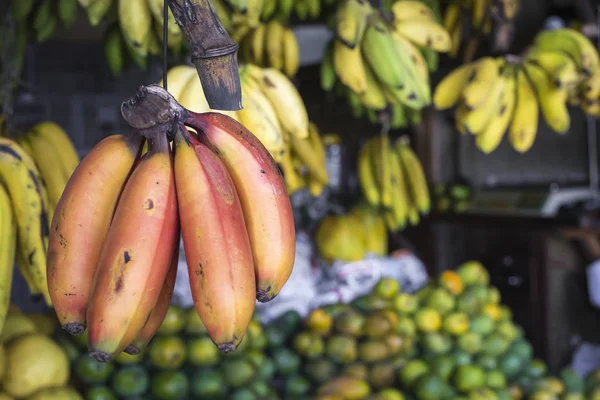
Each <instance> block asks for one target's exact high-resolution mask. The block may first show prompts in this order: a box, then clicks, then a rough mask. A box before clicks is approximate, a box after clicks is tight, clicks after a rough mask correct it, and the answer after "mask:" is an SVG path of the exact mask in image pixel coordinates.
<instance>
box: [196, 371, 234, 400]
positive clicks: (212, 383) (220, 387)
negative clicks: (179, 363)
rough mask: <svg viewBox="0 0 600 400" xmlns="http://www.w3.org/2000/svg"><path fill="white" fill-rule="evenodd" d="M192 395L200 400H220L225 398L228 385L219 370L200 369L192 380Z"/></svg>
mask: <svg viewBox="0 0 600 400" xmlns="http://www.w3.org/2000/svg"><path fill="white" fill-rule="evenodd" d="M191 382H192V393H193V394H194V396H195V397H197V398H200V399H218V398H221V397H223V396H225V393H226V390H227V384H226V383H225V379H224V378H223V374H222V373H221V371H219V370H218V369H208V368H207V369H199V370H198V371H197V372H196V373H195V374H194V375H193V376H192V379H191Z"/></svg>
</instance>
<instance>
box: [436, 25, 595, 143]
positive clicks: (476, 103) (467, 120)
mask: <svg viewBox="0 0 600 400" xmlns="http://www.w3.org/2000/svg"><path fill="white" fill-rule="evenodd" d="M599 63H600V61H599V57H598V52H597V51H596V48H595V47H594V45H593V44H592V42H590V40H588V39H587V38H586V37H585V36H583V35H582V34H581V33H579V32H577V31H575V30H573V29H570V28H565V29H557V30H546V31H542V32H540V33H539V34H538V35H537V36H536V38H535V40H534V43H533V45H532V46H531V48H530V49H528V51H527V53H526V54H525V55H524V56H523V57H522V58H516V57H511V56H507V57H498V58H493V57H484V58H481V59H479V60H476V61H475V62H473V63H469V64H466V65H463V66H461V67H459V68H457V69H456V70H454V71H453V72H451V73H450V74H449V75H448V76H446V77H445V78H444V79H443V80H442V81H441V82H440V84H439V85H438V86H437V88H436V90H435V94H434V99H433V101H434V104H435V106H436V108H438V109H440V110H443V109H447V108H450V107H453V106H455V105H457V108H456V111H455V114H454V117H455V121H456V129H457V130H458V131H459V132H461V133H467V132H468V133H471V134H473V135H475V136H476V138H475V142H476V144H477V146H478V147H479V149H480V150H481V151H483V152H484V153H491V152H492V151H494V150H495V149H496V148H497V147H498V145H499V144H500V142H501V141H502V138H503V136H504V133H505V132H506V131H507V130H508V132H509V141H510V143H511V145H512V146H513V148H514V149H515V150H516V151H518V152H521V153H522V152H526V151H527V150H529V149H530V148H531V146H532V145H533V143H534V141H535V136H536V134H537V130H538V114H539V112H540V111H541V113H542V115H543V116H544V119H545V121H546V123H547V124H548V126H550V128H552V130H554V131H556V132H558V133H560V134H564V133H566V132H567V131H568V130H569V126H570V116H569V110H568V103H569V102H570V103H571V104H573V105H575V104H578V103H580V104H581V107H582V108H583V109H584V111H586V112H588V113H590V114H593V113H594V111H595V110H598V106H596V104H598V102H597V99H598V96H599V95H600V94H599V93H600V81H599V77H598V65H599ZM582 97H583V101H582ZM569 99H570V101H569ZM598 111H600V110H598ZM596 112H597V111H596Z"/></svg>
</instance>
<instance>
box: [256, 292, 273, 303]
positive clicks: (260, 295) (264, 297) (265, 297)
mask: <svg viewBox="0 0 600 400" xmlns="http://www.w3.org/2000/svg"><path fill="white" fill-rule="evenodd" d="M256 300H258V301H259V302H261V303H268V302H269V301H271V300H273V298H272V297H271V296H270V295H269V293H267V292H266V291H264V290H262V289H258V290H257V291H256Z"/></svg>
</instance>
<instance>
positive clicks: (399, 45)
mask: <svg viewBox="0 0 600 400" xmlns="http://www.w3.org/2000/svg"><path fill="white" fill-rule="evenodd" d="M391 15H392V16H393V19H392V21H391V22H389V21H388V20H387V19H386V18H385V17H384V16H383V15H382V14H381V13H380V11H378V10H376V9H375V8H373V7H372V6H371V5H370V3H368V2H360V1H358V0H346V1H344V2H342V3H341V4H340V5H339V6H338V9H337V11H336V14H335V22H336V25H335V38H334V40H333V41H332V42H331V44H330V45H329V47H328V50H327V54H326V55H325V57H324V59H323V62H322V64H321V86H322V87H323V89H324V90H326V91H330V90H332V89H333V88H334V86H335V83H336V81H337V80H338V79H339V81H340V82H341V83H342V84H343V87H344V91H345V92H346V95H347V96H348V97H349V99H350V103H351V104H353V108H358V106H357V105H358V104H361V105H362V106H363V107H364V108H365V109H369V110H372V112H371V113H374V112H376V111H382V110H385V109H388V108H394V109H399V110H398V111H395V113H396V114H398V113H402V114H406V110H405V109H413V110H417V111H418V110H421V109H422V108H423V107H425V106H427V105H429V104H430V103H431V93H430V87H429V68H430V67H431V68H433V67H434V65H433V64H428V61H427V60H428V59H426V58H425V57H424V56H423V53H422V52H421V49H424V48H427V49H430V50H433V51H437V52H446V51H448V50H449V49H450V47H451V43H450V36H449V35H448V32H447V31H446V30H445V29H444V27H443V26H441V25H440V24H439V23H438V22H437V20H436V17H435V14H434V12H433V11H432V10H431V8H429V7H428V6H427V5H426V4H425V3H422V2H420V1H408V0H404V1H398V2H396V3H394V4H393V5H392V6H391ZM429 59H431V58H429ZM430 63H431V61H430ZM400 109H401V110H400Z"/></svg>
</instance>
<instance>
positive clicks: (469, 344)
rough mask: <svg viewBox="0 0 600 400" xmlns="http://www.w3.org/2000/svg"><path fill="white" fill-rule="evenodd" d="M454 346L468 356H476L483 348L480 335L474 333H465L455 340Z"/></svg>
mask: <svg viewBox="0 0 600 400" xmlns="http://www.w3.org/2000/svg"><path fill="white" fill-rule="evenodd" d="M456 344H457V346H458V348H459V349H461V350H463V351H466V352H467V353H469V354H477V353H479V352H480V351H481V349H482V348H483V340H482V339H481V335H479V334H478V333H475V332H467V333H465V334H464V335H461V336H459V337H458V338H457V341H456Z"/></svg>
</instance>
